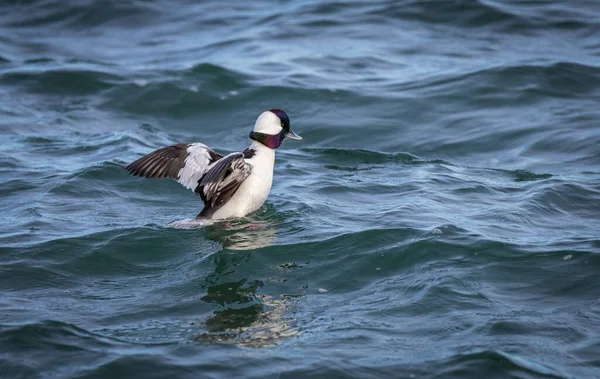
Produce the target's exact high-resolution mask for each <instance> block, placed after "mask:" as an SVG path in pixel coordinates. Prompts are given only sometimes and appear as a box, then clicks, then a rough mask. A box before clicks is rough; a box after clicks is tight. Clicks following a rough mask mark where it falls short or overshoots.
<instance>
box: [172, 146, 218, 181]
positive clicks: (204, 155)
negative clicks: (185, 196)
mask: <svg viewBox="0 0 600 379" xmlns="http://www.w3.org/2000/svg"><path fill="white" fill-rule="evenodd" d="M187 152H188V156H187V158H185V164H184V166H183V167H182V168H181V170H179V174H178V177H179V179H177V181H178V182H179V183H181V184H182V185H183V186H184V187H186V188H189V189H191V190H192V191H193V190H195V189H196V187H197V186H198V180H200V178H201V177H202V176H203V175H204V174H205V173H206V171H208V168H209V166H210V154H209V153H208V150H207V146H206V145H204V144H202V143H193V144H191V145H189V146H188V148H187Z"/></svg>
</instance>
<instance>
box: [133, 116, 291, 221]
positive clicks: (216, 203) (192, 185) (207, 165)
mask: <svg viewBox="0 0 600 379" xmlns="http://www.w3.org/2000/svg"><path fill="white" fill-rule="evenodd" d="M249 137H250V139H252V144H251V145H250V147H248V148H247V149H245V150H244V151H242V152H236V153H231V154H229V155H226V156H223V155H221V154H219V153H217V152H215V151H214V150H212V149H210V148H209V147H208V146H206V145H204V144H202V143H190V144H184V143H181V144H177V145H172V146H168V147H164V148H162V149H159V150H156V151H154V152H152V153H150V154H148V155H145V156H143V157H142V158H140V159H138V160H136V161H135V162H133V163H131V164H129V165H128V166H127V167H126V168H125V170H126V171H127V172H128V173H129V174H131V175H135V176H141V177H144V178H171V179H175V180H176V181H177V182H179V183H180V184H182V185H183V186H184V187H186V188H189V189H191V190H192V191H194V192H195V193H197V194H198V195H200V198H202V201H203V202H204V208H203V209H202V211H201V212H200V213H199V214H198V216H196V217H197V218H209V219H214V220H218V219H226V218H234V217H244V216H246V215H247V214H249V213H252V212H254V211H255V210H257V209H258V208H260V206H261V205H263V203H264V202H265V200H266V199H267V196H269V192H270V191H271V184H272V183H273V166H274V163H275V149H277V148H278V147H279V146H281V143H282V142H283V140H284V138H290V139H294V140H301V139H302V137H300V136H299V135H297V134H296V133H294V132H293V131H292V130H291V129H290V119H289V118H288V115H287V114H286V113H285V112H284V111H282V110H281V109H271V110H268V111H265V112H263V113H262V114H261V115H260V116H259V117H258V119H257V120H256V123H255V124H254V129H253V130H252V131H251V132H250V136H249Z"/></svg>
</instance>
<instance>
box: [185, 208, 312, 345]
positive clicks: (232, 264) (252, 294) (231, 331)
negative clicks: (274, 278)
mask: <svg viewBox="0 0 600 379" xmlns="http://www.w3.org/2000/svg"><path fill="white" fill-rule="evenodd" d="M205 226H206V229H205V230H206V232H207V233H206V236H207V238H209V239H211V240H213V241H215V242H217V243H219V244H220V245H221V246H222V247H223V250H224V251H221V252H218V253H216V255H213V256H212V258H211V259H212V260H213V261H214V264H215V267H214V270H213V272H211V273H210V274H208V275H207V276H206V277H205V278H204V280H205V281H206V282H207V283H209V286H207V287H206V294H205V295H204V296H203V297H202V298H201V299H202V300H203V301H205V302H207V303H210V304H214V305H215V306H216V307H218V309H217V310H215V311H214V312H213V314H212V315H211V316H210V317H208V318H207V319H206V320H204V326H205V328H206V332H205V333H202V334H200V335H198V336H196V337H194V338H193V339H194V340H195V341H197V342H220V343H233V344H238V345H245V346H254V347H264V346H270V345H273V344H274V343H276V342H278V341H279V340H280V339H282V338H286V337H292V336H295V335H297V334H298V333H299V331H297V330H295V329H294V325H295V321H294V320H293V319H291V318H290V315H291V314H292V312H293V310H294V308H295V304H296V302H297V300H298V298H303V295H301V296H299V297H289V296H282V298H281V299H275V298H273V297H272V296H268V295H263V294H260V293H257V292H258V291H259V290H260V289H261V288H263V286H264V284H265V283H264V282H263V281H262V280H253V281H251V280H248V279H247V278H243V279H240V280H237V281H228V282H222V281H221V280H222V279H223V277H225V276H230V275H234V274H235V271H236V270H237V269H238V268H239V267H241V266H240V264H241V263H243V262H246V261H247V260H248V259H249V258H250V256H251V254H252V252H253V251H254V250H256V249H260V248H264V247H268V246H271V245H272V244H273V243H274V242H275V241H276V240H277V227H276V226H275V225H273V223H269V222H266V221H260V220H251V219H240V220H235V221H228V222H218V223H212V224H210V225H205ZM227 250H229V251H232V250H233V252H231V253H227Z"/></svg>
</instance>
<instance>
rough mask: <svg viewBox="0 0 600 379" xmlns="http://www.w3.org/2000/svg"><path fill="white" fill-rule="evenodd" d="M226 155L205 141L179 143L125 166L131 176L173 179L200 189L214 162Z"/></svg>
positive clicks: (187, 186)
mask: <svg viewBox="0 0 600 379" xmlns="http://www.w3.org/2000/svg"><path fill="white" fill-rule="evenodd" d="M221 158H223V156H222V155H221V154H218V153H216V152H215V151H213V150H212V149H210V148H209V147H208V146H206V145H204V144H202V143H191V144H183V143H182V144H177V145H173V146H168V147H164V148H162V149H158V150H156V151H154V152H152V153H150V154H148V155H145V156H143V157H141V158H140V159H138V160H136V161H135V162H133V163H131V164H129V165H128V166H127V167H125V170H126V171H127V172H128V173H130V174H131V175H135V176H141V177H144V178H171V179H175V180H176V181H177V182H179V183H180V184H181V185H183V186H184V187H186V188H189V189H191V190H192V191H195V192H197V191H196V188H197V187H198V181H199V180H200V178H202V177H203V176H204V174H206V173H207V172H208V171H209V169H210V167H211V164H213V163H214V162H215V161H218V160H219V159H221Z"/></svg>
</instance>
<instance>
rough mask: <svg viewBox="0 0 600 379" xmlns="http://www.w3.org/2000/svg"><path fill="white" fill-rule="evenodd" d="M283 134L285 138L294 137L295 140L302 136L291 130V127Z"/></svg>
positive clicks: (300, 138)
mask: <svg viewBox="0 0 600 379" xmlns="http://www.w3.org/2000/svg"><path fill="white" fill-rule="evenodd" d="M285 136H286V137H287V138H289V139H295V140H297V141H300V140H302V137H300V136H299V135H297V134H296V133H294V132H293V131H292V129H290V131H289V132H287V134H286V135H285Z"/></svg>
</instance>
